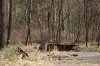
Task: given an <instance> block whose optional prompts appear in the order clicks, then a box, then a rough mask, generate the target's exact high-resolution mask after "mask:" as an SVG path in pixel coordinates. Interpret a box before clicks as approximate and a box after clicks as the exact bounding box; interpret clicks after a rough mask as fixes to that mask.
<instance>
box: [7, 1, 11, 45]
mask: <svg viewBox="0 0 100 66" xmlns="http://www.w3.org/2000/svg"><path fill="white" fill-rule="evenodd" d="M9 4H10V6H9V23H8V31H7V46H8V44H9V43H10V41H11V40H10V37H11V24H12V0H10V3H9Z"/></svg>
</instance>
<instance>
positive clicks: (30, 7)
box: [25, 0, 32, 46]
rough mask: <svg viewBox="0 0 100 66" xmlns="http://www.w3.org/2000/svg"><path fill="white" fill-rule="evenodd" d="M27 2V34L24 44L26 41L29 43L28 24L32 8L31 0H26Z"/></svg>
mask: <svg viewBox="0 0 100 66" xmlns="http://www.w3.org/2000/svg"><path fill="white" fill-rule="evenodd" d="M27 4H28V10H27V36H26V43H25V45H26V46H27V45H28V41H29V42H30V44H31V34H30V32H31V30H30V29H31V27H30V24H31V10H32V6H31V4H32V1H31V0H30V1H29V3H28V0H27ZM31 45H32V44H31Z"/></svg>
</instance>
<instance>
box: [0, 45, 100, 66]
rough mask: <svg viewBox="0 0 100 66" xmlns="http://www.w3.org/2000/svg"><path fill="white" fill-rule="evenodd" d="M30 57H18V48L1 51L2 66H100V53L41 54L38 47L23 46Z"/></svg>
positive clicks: (0, 60) (55, 52) (53, 52)
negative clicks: (16, 50) (16, 51)
mask: <svg viewBox="0 0 100 66" xmlns="http://www.w3.org/2000/svg"><path fill="white" fill-rule="evenodd" d="M21 48H22V49H23V50H24V51H25V52H27V53H28V55H29V57H27V58H24V59H22V58H21V55H16V53H15V49H16V46H13V47H12V46H11V47H9V48H4V50H2V51H0V66H100V53H99V52H73V51H68V52H67V51H66V52H65V51H63V52H58V51H52V52H41V51H39V50H38V49H37V48H38V46H27V47H25V46H21Z"/></svg>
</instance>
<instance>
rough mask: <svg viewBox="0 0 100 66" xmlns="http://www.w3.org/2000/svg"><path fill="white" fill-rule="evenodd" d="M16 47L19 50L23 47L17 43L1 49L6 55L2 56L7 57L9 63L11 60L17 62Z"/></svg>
mask: <svg viewBox="0 0 100 66" xmlns="http://www.w3.org/2000/svg"><path fill="white" fill-rule="evenodd" d="M17 47H20V48H22V47H23V44H21V43H18V44H15V45H9V46H8V47H4V48H3V50H2V51H3V52H5V53H6V54H4V55H8V57H7V58H8V60H10V61H13V60H17V59H18V57H17V55H16V48H17Z"/></svg>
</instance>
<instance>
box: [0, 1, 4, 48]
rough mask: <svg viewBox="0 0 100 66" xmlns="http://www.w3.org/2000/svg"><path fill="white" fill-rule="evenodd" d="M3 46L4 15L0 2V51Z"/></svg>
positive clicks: (0, 2)
mask: <svg viewBox="0 0 100 66" xmlns="http://www.w3.org/2000/svg"><path fill="white" fill-rule="evenodd" d="M3 46H4V13H3V0H0V49H1V48H2V47H3Z"/></svg>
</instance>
